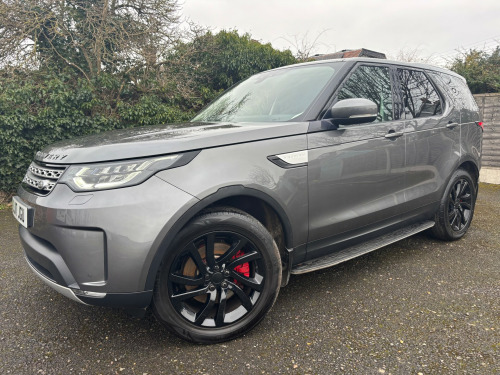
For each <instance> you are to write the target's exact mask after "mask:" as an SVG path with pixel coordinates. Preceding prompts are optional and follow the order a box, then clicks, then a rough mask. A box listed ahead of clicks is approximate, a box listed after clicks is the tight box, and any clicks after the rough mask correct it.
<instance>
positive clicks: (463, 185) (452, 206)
mask: <svg viewBox="0 0 500 375" xmlns="http://www.w3.org/2000/svg"><path fill="white" fill-rule="evenodd" d="M476 197H477V186H476V184H475V183H474V180H473V179H472V177H471V175H470V173H469V172H467V171H466V170H464V169H458V170H456V171H455V172H454V174H453V176H452V177H451V179H450V182H449V183H448V186H447V187H446V190H445V193H444V195H443V198H442V199H441V202H440V205H439V210H438V212H437V213H436V216H435V221H436V224H435V225H434V227H433V228H432V233H433V234H434V236H435V237H437V238H439V239H441V240H445V241H453V240H458V239H460V238H462V237H463V235H464V234H465V233H466V232H467V229H469V226H470V224H471V221H472V217H473V215H474V205H475V203H476Z"/></svg>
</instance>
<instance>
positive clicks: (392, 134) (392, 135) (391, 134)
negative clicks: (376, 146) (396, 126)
mask: <svg viewBox="0 0 500 375" xmlns="http://www.w3.org/2000/svg"><path fill="white" fill-rule="evenodd" d="M403 134H404V133H403V132H395V131H393V132H389V133H387V134H386V135H385V137H386V138H389V139H394V138H398V137H401V136H402V135H403Z"/></svg>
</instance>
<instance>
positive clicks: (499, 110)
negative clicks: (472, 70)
mask: <svg viewBox="0 0 500 375" xmlns="http://www.w3.org/2000/svg"><path fill="white" fill-rule="evenodd" d="M474 98H475V99H476V103H477V105H478V106H479V111H480V114H481V119H482V121H483V122H484V134H483V158H482V163H481V166H482V168H500V93H497V94H476V95H474Z"/></svg>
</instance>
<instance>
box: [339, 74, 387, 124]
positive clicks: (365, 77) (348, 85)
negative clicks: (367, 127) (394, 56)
mask: <svg viewBox="0 0 500 375" xmlns="http://www.w3.org/2000/svg"><path fill="white" fill-rule="evenodd" d="M337 98H338V100H342V99H350V98H365V99H369V100H371V101H373V102H374V103H375V104H377V107H378V115H377V119H376V120H375V121H390V120H392V119H393V116H392V93H391V79H390V78H389V69H388V68H383V67H379V66H360V67H359V68H357V69H356V71H355V72H354V73H353V74H351V76H350V77H349V79H348V80H347V81H346V82H345V84H344V85H343V86H342V88H341V89H340V91H339V94H338V96H337Z"/></svg>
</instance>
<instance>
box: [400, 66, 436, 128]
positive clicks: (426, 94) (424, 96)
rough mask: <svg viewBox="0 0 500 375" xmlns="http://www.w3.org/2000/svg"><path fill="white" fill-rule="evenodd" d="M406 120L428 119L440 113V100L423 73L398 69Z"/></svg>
mask: <svg viewBox="0 0 500 375" xmlns="http://www.w3.org/2000/svg"><path fill="white" fill-rule="evenodd" d="M398 76H399V80H400V82H401V91H402V94H403V106H404V112H405V118H406V119H412V118H418V117H429V116H434V115H440V114H441V113H442V109H441V100H440V98H439V95H438V94H437V92H436V90H435V89H434V86H432V83H431V82H430V81H429V79H428V78H427V77H426V75H425V74H424V73H423V72H418V71H416V70H408V69H398Z"/></svg>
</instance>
